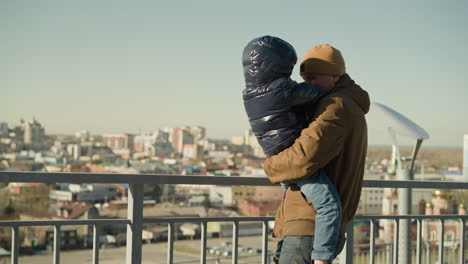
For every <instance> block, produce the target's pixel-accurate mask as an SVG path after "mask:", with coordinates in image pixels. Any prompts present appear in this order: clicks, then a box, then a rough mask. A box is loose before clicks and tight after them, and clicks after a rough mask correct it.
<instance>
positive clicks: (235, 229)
mask: <svg viewBox="0 0 468 264" xmlns="http://www.w3.org/2000/svg"><path fill="white" fill-rule="evenodd" d="M238 244H239V222H237V221H234V222H233V223H232V264H237V259H238V257H239V255H238V251H237V249H238Z"/></svg>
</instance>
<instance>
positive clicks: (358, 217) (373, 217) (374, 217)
mask: <svg viewBox="0 0 468 264" xmlns="http://www.w3.org/2000/svg"><path fill="white" fill-rule="evenodd" d="M381 219H391V220H401V219H428V220H447V219H448V220H450V219H468V215H456V214H450V215H356V216H355V217H354V220H355V221H356V220H381Z"/></svg>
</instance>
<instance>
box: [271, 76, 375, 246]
mask: <svg viewBox="0 0 468 264" xmlns="http://www.w3.org/2000/svg"><path fill="white" fill-rule="evenodd" d="M369 105H370V100H369V96H368V94H367V92H366V91H364V90H362V89H361V88H360V87H359V86H358V85H356V84H355V83H354V81H352V80H351V78H350V77H349V76H348V75H344V76H343V77H342V78H341V79H340V80H339V82H338V83H337V85H336V87H335V89H333V91H331V92H330V94H328V95H327V96H325V97H324V98H323V99H322V100H321V101H320V102H319V104H318V106H317V111H316V115H315V118H314V121H313V122H312V123H311V125H310V126H309V127H308V128H305V129H304V130H303V131H302V133H301V136H300V137H299V138H298V139H297V140H296V142H295V143H294V144H293V145H292V146H291V147H290V148H288V149H286V150H284V151H283V152H281V153H279V154H278V155H275V156H272V157H270V158H268V159H267V160H266V161H265V164H264V168H265V171H266V172H267V175H268V177H269V178H270V180H271V181H272V182H275V183H276V182H282V181H285V180H293V179H298V178H303V177H310V176H312V175H313V173H314V172H315V171H317V170H318V169H319V168H322V167H325V169H326V171H327V174H328V176H329V177H330V179H331V180H332V182H333V183H334V184H335V185H336V187H337V189H338V193H339V195H340V199H341V202H342V207H343V219H342V225H341V231H342V233H344V231H345V226H346V224H347V222H349V221H350V220H351V219H352V217H353V216H354V214H355V212H356V209H357V206H358V203H359V197H360V194H361V188H362V180H363V175H364V164H365V158H366V153H367V125H366V120H365V117H364V115H365V114H366V113H367V112H368V110H369ZM314 211H315V210H314V208H313V207H312V206H311V205H310V203H308V201H307V200H306V199H305V198H304V196H303V195H301V194H300V190H296V189H288V191H287V193H286V199H285V200H284V201H283V204H282V205H281V207H280V209H279V210H278V215H279V219H278V220H279V221H277V223H276V226H275V235H276V236H278V237H283V236H284V235H313V234H314V229H315V227H314V218H315V212H314ZM280 219H283V220H284V226H281V222H282V221H281V220H280Z"/></svg>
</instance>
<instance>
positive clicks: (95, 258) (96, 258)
mask: <svg viewBox="0 0 468 264" xmlns="http://www.w3.org/2000/svg"><path fill="white" fill-rule="evenodd" d="M93 264H99V226H98V225H93Z"/></svg>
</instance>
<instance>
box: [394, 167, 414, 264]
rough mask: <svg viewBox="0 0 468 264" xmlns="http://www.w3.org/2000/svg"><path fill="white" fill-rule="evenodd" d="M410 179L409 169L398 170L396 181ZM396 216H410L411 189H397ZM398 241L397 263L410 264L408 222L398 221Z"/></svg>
mask: <svg viewBox="0 0 468 264" xmlns="http://www.w3.org/2000/svg"><path fill="white" fill-rule="evenodd" d="M410 178H411V171H410V170H409V169H398V170H397V179H398V180H405V181H407V180H409V179H410ZM398 214H399V215H409V214H411V189H410V188H402V189H398ZM399 237H400V241H399V243H398V246H399V250H398V251H399V254H398V258H399V262H400V263H403V264H410V263H411V251H410V248H411V239H410V220H408V219H401V220H400V235H399Z"/></svg>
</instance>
